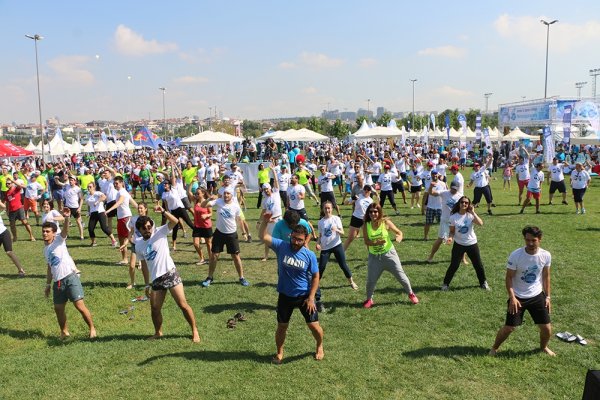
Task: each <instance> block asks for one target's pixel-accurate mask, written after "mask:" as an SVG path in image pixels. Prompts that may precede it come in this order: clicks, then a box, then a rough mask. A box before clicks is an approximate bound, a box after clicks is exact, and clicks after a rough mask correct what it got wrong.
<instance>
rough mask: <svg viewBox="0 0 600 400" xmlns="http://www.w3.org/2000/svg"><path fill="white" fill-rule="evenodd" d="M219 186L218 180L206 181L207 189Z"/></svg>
mask: <svg viewBox="0 0 600 400" xmlns="http://www.w3.org/2000/svg"><path fill="white" fill-rule="evenodd" d="M216 188H217V182H215V181H206V189H207V190H209V191H210V190H211V189H216Z"/></svg>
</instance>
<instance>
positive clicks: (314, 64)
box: [300, 51, 344, 69]
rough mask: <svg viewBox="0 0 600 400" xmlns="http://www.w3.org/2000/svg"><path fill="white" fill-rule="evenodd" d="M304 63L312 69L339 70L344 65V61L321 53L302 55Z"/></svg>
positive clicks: (303, 53)
mask: <svg viewBox="0 0 600 400" xmlns="http://www.w3.org/2000/svg"><path fill="white" fill-rule="evenodd" d="M300 60H301V61H302V63H303V64H304V65H306V66H308V67H311V68H317V69H321V68H337V67H339V66H340V65H342V64H343V63H344V60H342V59H339V58H332V57H329V56H327V55H325V54H321V53H310V52H307V51H305V52H302V54H300Z"/></svg>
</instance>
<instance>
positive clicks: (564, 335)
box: [556, 332, 588, 346]
mask: <svg viewBox="0 0 600 400" xmlns="http://www.w3.org/2000/svg"><path fill="white" fill-rule="evenodd" d="M556 337H557V338H559V339H560V340H562V341H563V342H567V343H573V342H577V343H579V344H580V345H582V346H585V345H586V344H588V343H587V340H585V339H584V338H583V336H581V335H574V334H572V333H571V332H558V333H557V334H556Z"/></svg>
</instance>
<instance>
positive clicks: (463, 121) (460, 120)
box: [458, 114, 467, 146]
mask: <svg viewBox="0 0 600 400" xmlns="http://www.w3.org/2000/svg"><path fill="white" fill-rule="evenodd" d="M458 123H459V124H460V126H461V128H462V134H461V135H460V145H461V146H464V145H465V144H466V139H467V117H465V114H459V115H458Z"/></svg>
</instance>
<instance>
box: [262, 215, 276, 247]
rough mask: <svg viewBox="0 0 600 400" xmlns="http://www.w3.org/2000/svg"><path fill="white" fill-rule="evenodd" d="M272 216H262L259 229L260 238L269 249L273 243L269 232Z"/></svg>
mask: <svg viewBox="0 0 600 400" xmlns="http://www.w3.org/2000/svg"><path fill="white" fill-rule="evenodd" d="M270 219H271V216H270V215H269V214H267V215H262V219H261V221H260V227H259V228H258V237H260V238H261V239H262V240H263V242H264V243H265V245H266V246H267V247H271V244H272V243H273V237H272V236H271V235H270V234H269V232H267V224H268V223H269V220H270Z"/></svg>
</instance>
